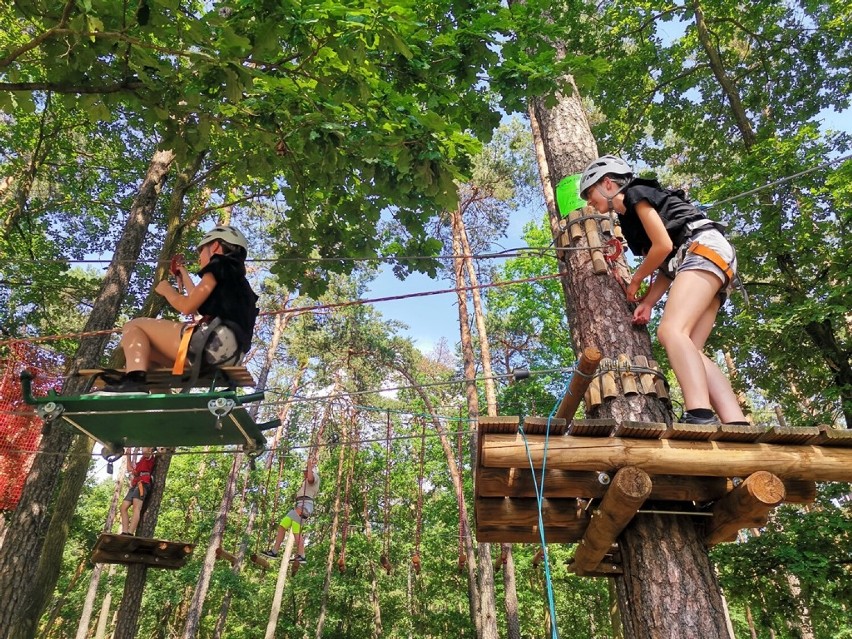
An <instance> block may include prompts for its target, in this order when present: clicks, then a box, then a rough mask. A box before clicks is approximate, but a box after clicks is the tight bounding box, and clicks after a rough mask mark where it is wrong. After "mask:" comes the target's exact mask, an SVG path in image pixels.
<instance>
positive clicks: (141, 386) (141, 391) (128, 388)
mask: <svg viewBox="0 0 852 639" xmlns="http://www.w3.org/2000/svg"><path fill="white" fill-rule="evenodd" d="M147 394H148V387H147V386H146V385H145V382H137V381H134V380H132V379H128V378H126V377H125V378H124V379H122V380H121V381H120V382H119V383H118V384H107V385H106V386H104V387H103V388H100V389H98V390H95V391H92V392H91V393H89V395H147Z"/></svg>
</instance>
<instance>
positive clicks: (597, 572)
mask: <svg viewBox="0 0 852 639" xmlns="http://www.w3.org/2000/svg"><path fill="white" fill-rule="evenodd" d="M568 570H569V571H571V572H573V573H574V574H575V575H577V576H578V577H616V576H618V575H621V574H624V569H623V568H622V567H621V566H620V565H618V564H615V563H609V562H606V561H602V562H601V563H600V564H598V565H597V566H596V567H595V568H593V569H592V570H583V569H582V568H580V567H579V566H578V565H577V564H576V563H574V562H573V561H572V562H571V563H569V565H568Z"/></svg>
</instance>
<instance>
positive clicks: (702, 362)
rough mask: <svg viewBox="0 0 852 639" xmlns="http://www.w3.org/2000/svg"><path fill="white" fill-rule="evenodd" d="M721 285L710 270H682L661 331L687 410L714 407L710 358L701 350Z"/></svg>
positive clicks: (667, 306) (675, 282)
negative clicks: (711, 399)
mask: <svg viewBox="0 0 852 639" xmlns="http://www.w3.org/2000/svg"><path fill="white" fill-rule="evenodd" d="M721 285H722V283H721V282H720V281H719V278H718V277H716V276H715V275H714V274H712V273H708V272H706V271H683V272H681V273H678V276H677V278H675V281H674V283H673V284H672V287H671V290H670V291H669V299H668V301H667V302H666V307H665V310H664V311H663V317H662V320H661V321H660V328H659V329H658V331H657V337H658V339H659V340H660V343H661V344H662V345H663V347H665V349H666V353H667V354H668V356H669V361H670V362H671V365H672V370H674V374H675V376H676V377H677V381H678V383H679V384H680V388H681V390H682V391H683V400H684V404H685V406H686V410H692V409H695V408H709V407H710V406H711V403H710V390H709V383H708V378H707V370H706V360H707V358H706V357H705V356H704V354H703V353H702V352H701V349H702V348H703V346H704V341H705V340H706V339H707V336H708V335H709V334H710V330H711V329H712V327H713V322H714V321H715V319H716V312H717V311H718V310H719V298H718V297H717V296H716V294H717V293H718V291H719V287H720V286H721ZM696 341H697V342H698V343H696ZM720 375H721V372H720ZM735 401H736V398H735Z"/></svg>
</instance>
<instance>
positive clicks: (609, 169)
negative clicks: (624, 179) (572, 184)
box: [580, 155, 633, 200]
mask: <svg viewBox="0 0 852 639" xmlns="http://www.w3.org/2000/svg"><path fill="white" fill-rule="evenodd" d="M605 175H633V169H631V168H630V165H629V164H628V163H627V162H625V161H624V160H622V159H621V158H620V157H618V156H616V155H604V156H601V157H599V158H598V159H597V160H595V161H594V162H592V163H591V164H589V166H587V167H586V170H585V171H583V176H582V177H581V178H580V197H581V198H583V199H584V200H585V199H586V191H588V190H589V187H590V186H592V185H594V184H597V182H598V181H599V180H600V179H601V178H602V177H604V176H605Z"/></svg>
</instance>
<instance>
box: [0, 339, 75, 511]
mask: <svg viewBox="0 0 852 639" xmlns="http://www.w3.org/2000/svg"><path fill="white" fill-rule="evenodd" d="M25 368H26V369H29V370H30V371H32V372H33V374H34V379H33V393H34V394H37V395H42V394H44V393H46V392H47V391H48V389H50V388H53V387H55V386H59V385H60V384H61V381H62V369H63V363H62V358H61V357H60V356H59V355H57V354H56V353H54V352H51V351H48V350H45V349H42V348H39V347H38V346H36V345H34V344H32V343H29V342H13V343H11V344H9V345H8V346H7V347H6V348H5V349H3V353H2V355H0V370H1V371H2V377H0V511H4V510H14V509H15V507H16V506H17V505H18V501H20V499H21V492H22V491H23V488H24V483H25V482H26V479H27V475H28V474H29V472H30V468H31V467H32V465H33V461H34V460H35V455H36V452H37V451H38V447H39V444H40V443H41V427H42V423H41V419H40V418H38V417H36V416H35V415H33V411H32V407H30V406H27V405H26V404H25V403H24V399H23V396H22V394H21V371H23V370H24V369H25Z"/></svg>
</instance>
